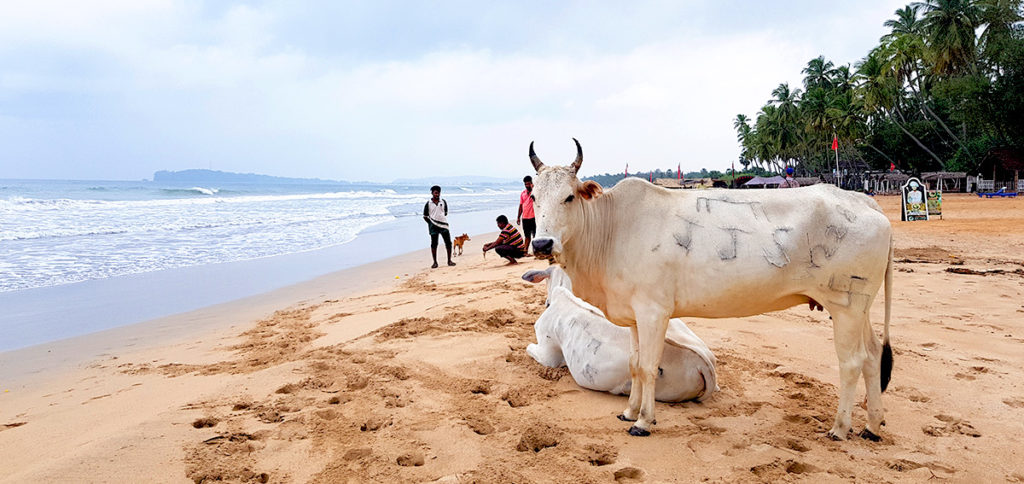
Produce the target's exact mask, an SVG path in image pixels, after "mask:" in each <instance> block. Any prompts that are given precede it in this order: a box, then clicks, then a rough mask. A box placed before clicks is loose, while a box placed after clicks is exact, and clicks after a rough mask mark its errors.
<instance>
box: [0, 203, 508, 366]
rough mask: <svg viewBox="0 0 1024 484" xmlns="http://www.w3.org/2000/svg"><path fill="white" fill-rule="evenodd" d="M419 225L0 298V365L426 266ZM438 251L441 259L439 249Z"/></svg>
mask: <svg viewBox="0 0 1024 484" xmlns="http://www.w3.org/2000/svg"><path fill="white" fill-rule="evenodd" d="M456 217H458V218H456ZM493 217H494V215H493V213H492V212H490V211H477V212H463V213H457V214H453V216H452V218H453V219H454V220H455V221H457V222H458V223H459V225H458V227H460V230H459V233H462V232H468V233H470V234H471V235H472V234H473V233H487V232H491V231H493V230H494V228H493V227H494V225H493ZM422 225H423V221H422V220H421V219H419V218H416V217H403V218H399V219H396V220H393V221H390V222H385V223H382V224H378V225H374V226H371V227H368V228H366V229H364V230H363V231H361V232H359V234H358V235H357V236H356V237H355V238H354V239H353V240H351V241H349V242H346V243H344V244H339V245H336V246H331V247H324V248H320V249H316V250H311V251H305V252H298V253H291V254H282V255H277V256H271V257H263V258H258V259H250V260H244V261H234V262H224V263H218V264H208V265H200V266H193V267H182V268H174V269H167V270H162V271H154V272H146V273H139V274H130V275H125V276H117V277H111V278H106V279H96V280H90V281H83V282H78V283H73V284H65V285H59V286H50V287H40V288H32V289H25V290H20V291H11V292H5V293H0V307H3V308H4V309H5V310H4V311H3V313H0V328H2V329H3V332H4V334H5V338H4V340H3V341H0V362H2V361H3V359H2V358H3V355H4V354H5V353H7V352H10V351H16V350H19V349H24V348H30V347H33V346H37V345H42V344H48V343H53V342H57V341H61V340H66V339H68V338H75V337H79V336H85V335H89V334H94V333H99V332H102V331H106V330H109V329H113V328H119V327H124V326H129V325H134V324H139V323H144V322H147V321H153V320H157V319H161V318H166V317H169V316H173V315H178V314H184V313H189V312H192V311H197V310H201V309H203V308H206V307H210V306H216V305H219V304H224V303H229V302H231V301H235V300H239V299H244V298H248V297H252V296H256V295H259V294H263V293H266V292H270V291H275V290H278V289H282V288H286V287H288V286H290V285H294V284H299V283H302V282H304V281H309V280H311V279H315V278H318V277H321V276H324V275H327V274H331V273H333V272H337V271H343V270H347V269H351V268H354V267H358V266H361V265H364V264H370V263H374V262H379V261H382V260H386V259H388V258H391V257H397V256H400V255H403V254H407V253H410V252H415V251H417V250H422V252H423V254H424V259H426V260H428V261H429V245H430V243H429V236H428V235H427V234H426V230H424V229H423V226H422ZM456 235H458V234H455V233H453V234H452V236H453V237H454V236H456ZM439 252H441V254H440V255H439V258H443V252H444V248H443V244H442V245H441V247H439ZM426 266H427V267H429V262H428V263H427V265H426ZM0 371H2V364H0ZM0 376H2V373H0Z"/></svg>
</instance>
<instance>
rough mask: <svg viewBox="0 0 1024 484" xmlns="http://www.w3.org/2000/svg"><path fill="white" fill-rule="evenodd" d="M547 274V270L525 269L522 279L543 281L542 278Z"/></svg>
mask: <svg viewBox="0 0 1024 484" xmlns="http://www.w3.org/2000/svg"><path fill="white" fill-rule="evenodd" d="M548 275H549V274H548V272H547V271H537V270H533V271H526V274H523V280H524V281H527V282H532V283H534V284H536V283H538V282H540V281H543V280H544V279H547V278H548Z"/></svg>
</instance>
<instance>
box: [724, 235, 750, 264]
mask: <svg viewBox="0 0 1024 484" xmlns="http://www.w3.org/2000/svg"><path fill="white" fill-rule="evenodd" d="M719 228H720V229H722V230H724V231H726V232H728V233H729V238H730V240H731V241H732V243H731V244H729V246H728V247H721V246H719V247H718V258H719V259H722V260H733V259H735V258H736V254H737V253H738V252H739V250H738V248H739V244H740V241H739V236H738V235H736V234H737V233H743V234H749V233H750V231H749V230H743V229H741V228H739V227H719Z"/></svg>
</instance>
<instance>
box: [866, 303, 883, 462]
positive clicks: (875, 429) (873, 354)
mask: <svg viewBox="0 0 1024 484" xmlns="http://www.w3.org/2000/svg"><path fill="white" fill-rule="evenodd" d="M863 339H864V347H865V348H866V349H867V357H866V358H864V366H863V368H862V371H863V372H864V387H865V388H866V389H867V400H868V423H867V425H866V426H865V427H864V431H863V432H861V434H860V436H861V437H863V438H865V439H868V440H873V441H876V442H877V441H878V440H881V437H879V436H880V435H882V434H881V430H882V429H881V426H882V421H883V419H884V418H885V409H884V407H882V379H881V368H882V345H881V343H879V342H878V339H877V338H875V332H874V331H871V324H870V323H869V322H867V321H865V324H864V329H863Z"/></svg>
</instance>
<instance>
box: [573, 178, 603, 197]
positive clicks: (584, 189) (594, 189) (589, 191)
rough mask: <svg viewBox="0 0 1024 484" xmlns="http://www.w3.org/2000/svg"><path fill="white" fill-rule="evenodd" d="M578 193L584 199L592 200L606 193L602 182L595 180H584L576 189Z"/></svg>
mask: <svg viewBox="0 0 1024 484" xmlns="http://www.w3.org/2000/svg"><path fill="white" fill-rule="evenodd" d="M576 192H577V193H579V194H580V196H581V197H583V199H584V200H590V199H592V198H597V197H600V196H601V194H602V193H604V189H602V188H601V184H600V183H598V182H596V181H594V180H587V181H585V182H583V185H581V186H580V188H579V189H577V190H576Z"/></svg>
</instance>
